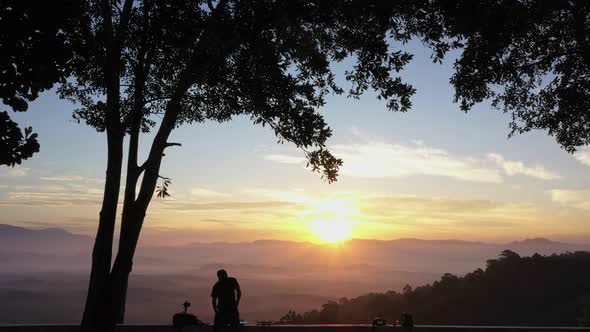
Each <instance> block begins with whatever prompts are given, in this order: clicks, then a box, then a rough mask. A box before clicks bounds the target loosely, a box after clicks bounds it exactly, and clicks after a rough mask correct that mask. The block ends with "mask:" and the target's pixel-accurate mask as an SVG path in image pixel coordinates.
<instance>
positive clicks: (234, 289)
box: [211, 270, 242, 332]
mask: <svg viewBox="0 0 590 332" xmlns="http://www.w3.org/2000/svg"><path fill="white" fill-rule="evenodd" d="M217 278H218V279H219V280H218V281H217V282H216V283H215V285H214V286H213V290H212V291H211V303H212V304H213V311H215V320H214V322H213V330H214V331H215V332H224V331H227V330H230V331H235V330H236V329H237V328H238V326H239V325H240V314H239V312H238V304H240V298H241V297H242V291H241V290H240V285H239V284H238V281H237V280H236V279H235V278H231V277H228V276H227V272H226V271H225V270H219V271H217Z"/></svg>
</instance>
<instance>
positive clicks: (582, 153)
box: [574, 147, 590, 166]
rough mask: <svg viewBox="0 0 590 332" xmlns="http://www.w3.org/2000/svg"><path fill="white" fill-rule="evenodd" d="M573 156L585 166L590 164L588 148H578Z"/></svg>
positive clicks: (589, 149)
mask: <svg viewBox="0 0 590 332" xmlns="http://www.w3.org/2000/svg"><path fill="white" fill-rule="evenodd" d="M574 157H575V158H576V160H577V161H579V162H581V163H582V164H584V165H586V166H590V148H587V147H586V148H583V149H579V150H578V151H577V152H576V153H575V154H574Z"/></svg>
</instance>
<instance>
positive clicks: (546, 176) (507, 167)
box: [487, 153, 561, 180]
mask: <svg viewBox="0 0 590 332" xmlns="http://www.w3.org/2000/svg"><path fill="white" fill-rule="evenodd" d="M487 157H488V159H489V160H491V161H493V162H495V163H496V164H498V166H500V167H502V169H503V170H504V172H505V173H506V174H507V175H510V176H513V175H519V174H520V175H525V176H530V177H533V178H537V179H541V180H558V179H561V176H560V175H559V174H557V173H555V172H552V171H549V170H547V169H545V168H544V167H543V166H540V165H535V166H527V165H525V164H524V163H523V162H522V161H513V160H506V159H505V158H504V157H503V156H502V155H500V154H498V153H488V155H487Z"/></svg>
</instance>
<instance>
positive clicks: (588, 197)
mask: <svg viewBox="0 0 590 332" xmlns="http://www.w3.org/2000/svg"><path fill="white" fill-rule="evenodd" d="M548 193H549V194H550V195H551V200H552V201H553V202H555V203H558V204H561V205H563V206H567V207H572V208H576V209H583V210H590V190H568V189H553V190H549V192H548Z"/></svg>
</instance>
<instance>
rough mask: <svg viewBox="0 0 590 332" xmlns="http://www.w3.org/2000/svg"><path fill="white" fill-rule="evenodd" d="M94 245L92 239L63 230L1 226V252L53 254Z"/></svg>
mask: <svg viewBox="0 0 590 332" xmlns="http://www.w3.org/2000/svg"><path fill="white" fill-rule="evenodd" d="M89 245H92V238H90V237H88V236H84V235H77V234H72V233H70V232H68V231H66V230H64V229H61V228H44V229H29V228H24V227H17V226H12V225H6V224H0V250H2V251H12V252H18V251H26V252H41V253H47V252H49V253H52V252H55V251H57V252H59V251H71V250H75V251H78V250H80V249H84V248H88V246H89Z"/></svg>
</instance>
